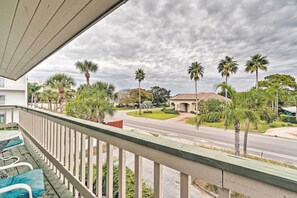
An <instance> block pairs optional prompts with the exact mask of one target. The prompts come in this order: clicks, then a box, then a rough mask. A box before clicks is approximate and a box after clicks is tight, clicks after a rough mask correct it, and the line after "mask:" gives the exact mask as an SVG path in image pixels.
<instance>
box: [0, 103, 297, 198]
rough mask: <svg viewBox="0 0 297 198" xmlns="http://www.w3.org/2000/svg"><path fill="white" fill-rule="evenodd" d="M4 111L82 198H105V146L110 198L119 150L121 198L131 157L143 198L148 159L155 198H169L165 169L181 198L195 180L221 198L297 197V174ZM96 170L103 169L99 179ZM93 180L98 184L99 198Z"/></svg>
mask: <svg viewBox="0 0 297 198" xmlns="http://www.w3.org/2000/svg"><path fill="white" fill-rule="evenodd" d="M1 108H9V109H11V108H15V109H16V110H18V111H19V123H18V125H19V128H20V129H21V130H22V131H23V132H24V134H25V135H26V136H27V137H28V139H29V140H30V141H31V143H32V144H33V145H34V147H36V150H38V151H39V153H40V155H41V156H42V158H43V159H44V160H45V161H46V162H47V163H48V165H49V166H50V167H51V168H52V169H53V170H54V171H55V172H56V173H57V175H58V176H59V177H60V179H61V180H62V181H64V183H65V184H66V185H67V186H68V188H69V189H70V190H71V191H72V192H73V193H74V195H75V196H76V197H79V196H82V197H102V171H101V170H102V164H103V161H104V159H103V144H106V162H107V176H106V177H107V178H106V179H107V181H106V196H107V197H113V166H114V162H113V157H114V148H119V149H118V157H119V163H118V164H119V197H121V198H123V197H125V196H126V192H125V191H126V178H125V175H126V174H125V171H126V168H125V167H126V152H127V151H128V152H131V153H133V154H134V156H135V158H134V159H135V162H134V165H135V166H134V168H135V170H134V173H135V196H136V197H137V198H141V197H142V171H143V170H142V159H143V158H147V159H149V160H151V161H153V162H154V174H153V175H154V185H153V186H154V196H155V197H159V198H161V197H163V188H166V187H168V186H164V185H163V179H164V178H163V174H162V170H163V167H164V166H167V167H170V168H172V169H175V170H177V171H178V172H180V197H181V198H186V197H190V196H191V195H190V186H191V177H193V178H197V179H200V180H203V181H205V182H208V183H210V184H213V185H216V186H217V187H218V189H219V190H218V192H219V194H218V196H219V197H222V198H227V197H229V196H230V192H231V191H234V192H238V193H242V194H245V195H247V196H249V197H259V198H264V197H275V198H280V197H286V198H296V197H297V170H293V169H289V168H284V167H280V166H275V165H271V164H266V163H264V162H259V161H253V160H249V159H246V158H241V157H236V156H233V155H229V154H224V153H221V152H216V151H211V150H207V149H203V148H199V147H196V146H191V145H185V144H182V143H178V142H174V141H169V140H164V139H160V138H158V137H152V136H148V135H144V134H139V133H136V132H131V131H125V130H122V129H117V128H113V127H109V126H104V125H101V124H98V123H93V122H89V121H85V120H81V119H76V118H71V117H66V116H64V115H60V114H55V113H51V112H47V111H41V110H36V109H31V108H26V107H19V106H10V107H1ZM86 148H87V149H86ZM94 151H95V152H94ZM93 154H94V155H93ZM94 158H95V159H96V160H94ZM94 164H95V165H96V167H97V173H96V176H95V178H93V165H94ZM86 166H87V167H88V170H87V171H85V167H86ZM93 179H96V193H95V194H94V193H93V190H94V186H93Z"/></svg>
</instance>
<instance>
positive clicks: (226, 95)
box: [225, 75, 228, 102]
mask: <svg viewBox="0 0 297 198" xmlns="http://www.w3.org/2000/svg"><path fill="white" fill-rule="evenodd" d="M225 83H226V85H227V83H228V76H227V75H226V80H225ZM225 98H226V102H227V98H228V91H227V89H225Z"/></svg>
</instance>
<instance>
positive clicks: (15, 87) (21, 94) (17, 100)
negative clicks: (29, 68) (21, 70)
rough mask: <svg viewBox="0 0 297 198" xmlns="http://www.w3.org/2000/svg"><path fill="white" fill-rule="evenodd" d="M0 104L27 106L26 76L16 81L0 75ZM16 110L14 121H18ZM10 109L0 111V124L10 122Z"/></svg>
mask: <svg viewBox="0 0 297 198" xmlns="http://www.w3.org/2000/svg"><path fill="white" fill-rule="evenodd" d="M0 105H21V106H27V76H23V77H21V78H20V79H18V80H17V81H14V80H9V79H6V78H3V77H0ZM18 117H19V116H18V114H17V111H15V112H14V115H13V119H14V122H18ZM11 119H12V118H11V111H9V110H7V111H4V110H1V111H0V124H3V123H10V122H11Z"/></svg>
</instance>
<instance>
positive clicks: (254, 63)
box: [245, 54, 269, 90]
mask: <svg viewBox="0 0 297 198" xmlns="http://www.w3.org/2000/svg"><path fill="white" fill-rule="evenodd" d="M268 64H269V61H268V59H267V56H262V55H261V54H255V55H254V56H251V59H250V60H248V61H247V62H246V64H245V71H246V72H250V73H254V72H256V89H257V90H258V79H259V70H263V71H267V66H268Z"/></svg>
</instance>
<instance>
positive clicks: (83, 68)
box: [75, 60, 98, 88]
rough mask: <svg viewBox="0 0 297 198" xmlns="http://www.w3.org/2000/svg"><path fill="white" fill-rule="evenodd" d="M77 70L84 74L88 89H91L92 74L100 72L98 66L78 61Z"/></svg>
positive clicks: (89, 62) (90, 62)
mask: <svg viewBox="0 0 297 198" xmlns="http://www.w3.org/2000/svg"><path fill="white" fill-rule="evenodd" d="M75 66H76V68H77V69H78V70H79V71H80V73H84V74H85V77H86V82H87V88H90V76H91V75H90V72H96V71H97V70H98V65H97V64H96V63H93V62H92V61H88V60H84V61H77V62H76V63H75Z"/></svg>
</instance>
